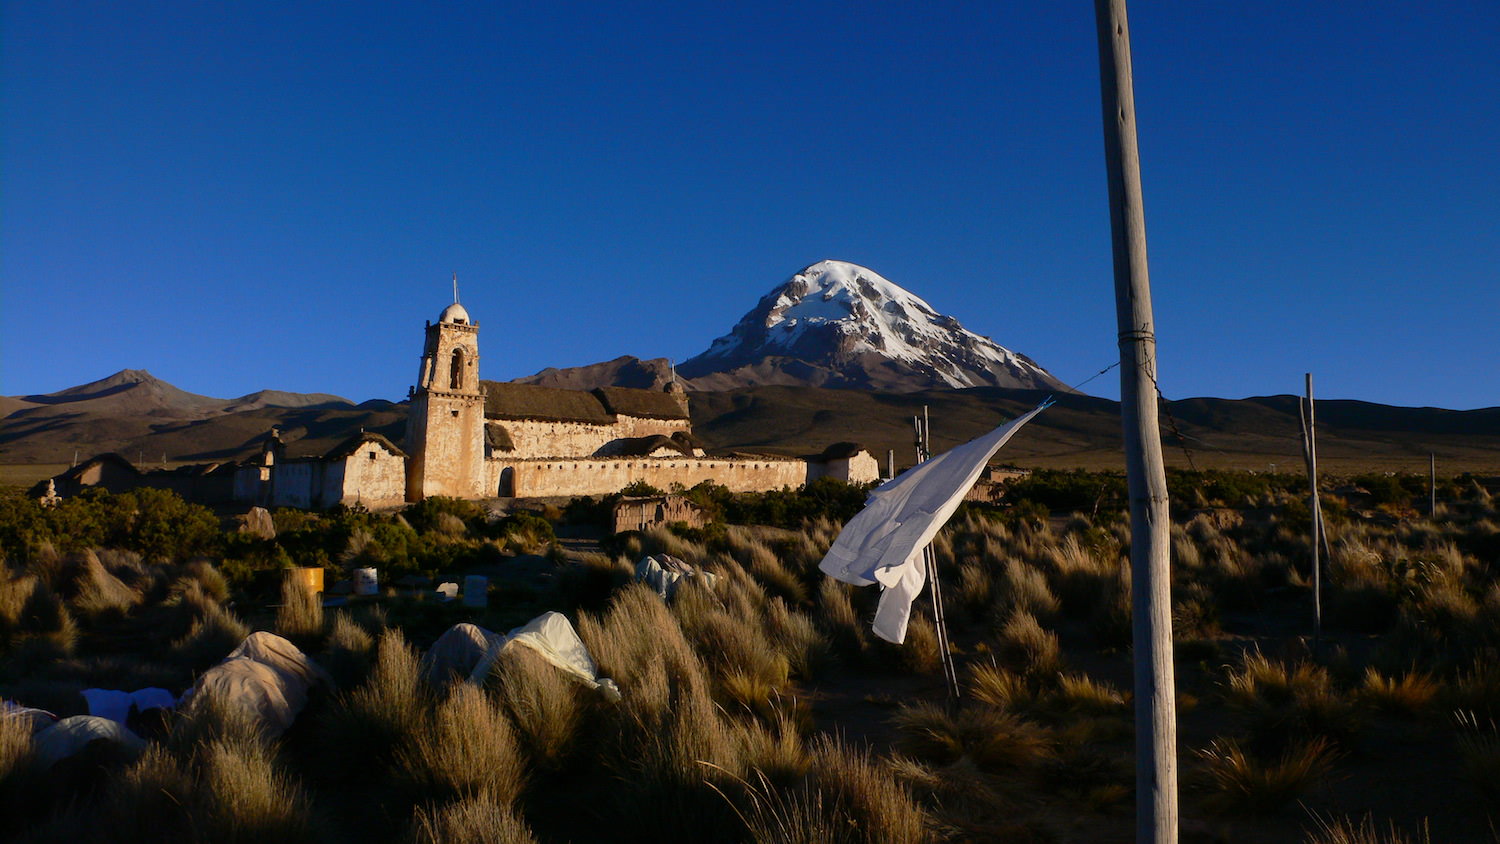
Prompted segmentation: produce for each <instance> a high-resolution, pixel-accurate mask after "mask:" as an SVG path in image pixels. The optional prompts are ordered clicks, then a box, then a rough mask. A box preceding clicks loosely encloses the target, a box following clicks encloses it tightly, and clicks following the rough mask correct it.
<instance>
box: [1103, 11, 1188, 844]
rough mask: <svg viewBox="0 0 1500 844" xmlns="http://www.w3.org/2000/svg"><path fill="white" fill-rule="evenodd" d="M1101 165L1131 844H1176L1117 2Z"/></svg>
mask: <svg viewBox="0 0 1500 844" xmlns="http://www.w3.org/2000/svg"><path fill="white" fill-rule="evenodd" d="M1094 15H1095V20H1096V21H1097V24H1098V30H1099V88H1100V92H1101V93H1102V96H1103V105H1104V160H1105V164H1106V166H1107V169H1108V172H1109V222H1110V230H1111V232H1112V234H1113V238H1112V239H1113V243H1114V267H1115V318H1116V322H1117V323H1118V327H1119V342H1120V419H1121V423H1122V425H1123V428H1124V434H1125V472H1126V478H1127V481H1128V483H1129V486H1130V584H1131V590H1132V601H1133V607H1132V610H1133V617H1132V621H1131V624H1132V635H1133V637H1134V642H1135V646H1134V647H1135V754H1136V758H1135V794H1136V798H1135V800H1136V821H1135V823H1136V826H1135V840H1136V841H1137V842H1141V844H1145V842H1151V844H1169V842H1175V841H1176V840H1177V707H1176V701H1175V699H1174V692H1175V682H1174V680H1173V676H1172V592H1171V561H1170V558H1169V554H1170V549H1171V539H1170V533H1169V531H1170V529H1171V521H1170V515H1169V513H1168V509H1167V475H1166V469H1165V467H1164V466H1163V464H1162V456H1161V428H1160V426H1159V424H1158V422H1157V417H1156V397H1157V389H1156V327H1155V321H1154V320H1153V319H1152V316H1151V280H1150V276H1149V274H1148V273H1147V270H1146V211H1145V206H1144V205H1143V202H1142V198H1141V161H1140V150H1139V148H1138V147H1137V146H1136V135H1135V92H1134V86H1133V83H1132V81H1131V71H1130V29H1129V25H1128V24H1127V22H1126V20H1125V0H1094Z"/></svg>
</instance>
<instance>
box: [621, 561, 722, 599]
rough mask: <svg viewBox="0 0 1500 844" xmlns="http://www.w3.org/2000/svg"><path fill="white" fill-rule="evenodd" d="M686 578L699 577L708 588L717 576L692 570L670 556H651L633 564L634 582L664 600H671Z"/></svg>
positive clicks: (708, 572)
mask: <svg viewBox="0 0 1500 844" xmlns="http://www.w3.org/2000/svg"><path fill="white" fill-rule="evenodd" d="M688 577H701V578H703V585H705V586H708V587H710V588H712V587H713V585H714V582H715V581H717V580H718V579H719V576H718V575H716V574H714V573H713V572H710V571H700V570H698V569H694V568H693V567H692V566H690V565H688V564H687V563H686V562H684V561H682V560H679V559H677V558H676V557H673V556H672V555H670V554H652V555H650V556H646V557H642V558H641V561H640V562H638V563H636V564H635V579H636V581H637V582H639V583H645V584H646V585H647V586H650V587H651V588H652V589H655V590H656V594H658V595H660V596H662V598H663V599H664V600H665V599H667V598H671V597H672V595H673V594H674V593H676V591H677V587H678V585H679V584H680V583H681V582H682V580H683V579H684V578H688Z"/></svg>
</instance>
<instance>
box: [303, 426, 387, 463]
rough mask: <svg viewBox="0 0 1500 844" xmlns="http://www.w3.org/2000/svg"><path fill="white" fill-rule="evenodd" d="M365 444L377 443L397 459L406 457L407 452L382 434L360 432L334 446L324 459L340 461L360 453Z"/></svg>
mask: <svg viewBox="0 0 1500 844" xmlns="http://www.w3.org/2000/svg"><path fill="white" fill-rule="evenodd" d="M365 443H375V444H377V445H379V446H380V447H381V448H383V449H385V450H386V451H389V452H390V453H391V454H394V455H396V456H397V457H405V456H406V452H404V451H402V450H401V449H399V448H397V447H396V444H395V443H393V442H391V441H390V440H388V439H386V438H385V437H383V436H381V435H380V434H377V433H374V432H373V431H360V432H359V433H358V434H355V435H354V436H352V437H350V438H349V439H347V440H344V441H343V442H341V443H339V444H338V445H336V446H334V447H333V450H332V451H329V452H328V453H327V454H324V455H323V459H324V460H338V459H340V458H344V457H348V456H349V455H351V454H353V453H354V452H356V451H358V450H359V447H360V446H362V445H364V444H365Z"/></svg>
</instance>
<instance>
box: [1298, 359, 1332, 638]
mask: <svg viewBox="0 0 1500 844" xmlns="http://www.w3.org/2000/svg"><path fill="white" fill-rule="evenodd" d="M1297 407H1298V410H1299V411H1300V412H1301V415H1302V455H1303V457H1304V458H1305V459H1306V460H1307V486H1308V496H1307V510H1308V513H1309V515H1311V517H1312V581H1313V653H1314V654H1319V653H1322V646H1323V565H1322V557H1321V554H1320V552H1321V551H1322V550H1323V545H1324V543H1325V542H1326V537H1325V536H1324V534H1323V508H1322V506H1321V505H1320V504H1319V501H1318V435H1317V425H1316V422H1317V418H1316V409H1315V408H1314V406H1313V385H1312V373H1311V372H1309V373H1307V396H1306V397H1304V398H1303V399H1302V400H1301V401H1299V402H1298V403H1297Z"/></svg>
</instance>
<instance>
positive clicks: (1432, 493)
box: [1427, 452, 1437, 519]
mask: <svg viewBox="0 0 1500 844" xmlns="http://www.w3.org/2000/svg"><path fill="white" fill-rule="evenodd" d="M1427 515H1428V517H1429V518H1433V519H1436V518H1437V455H1436V454H1433V453H1432V452H1428V453H1427Z"/></svg>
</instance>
